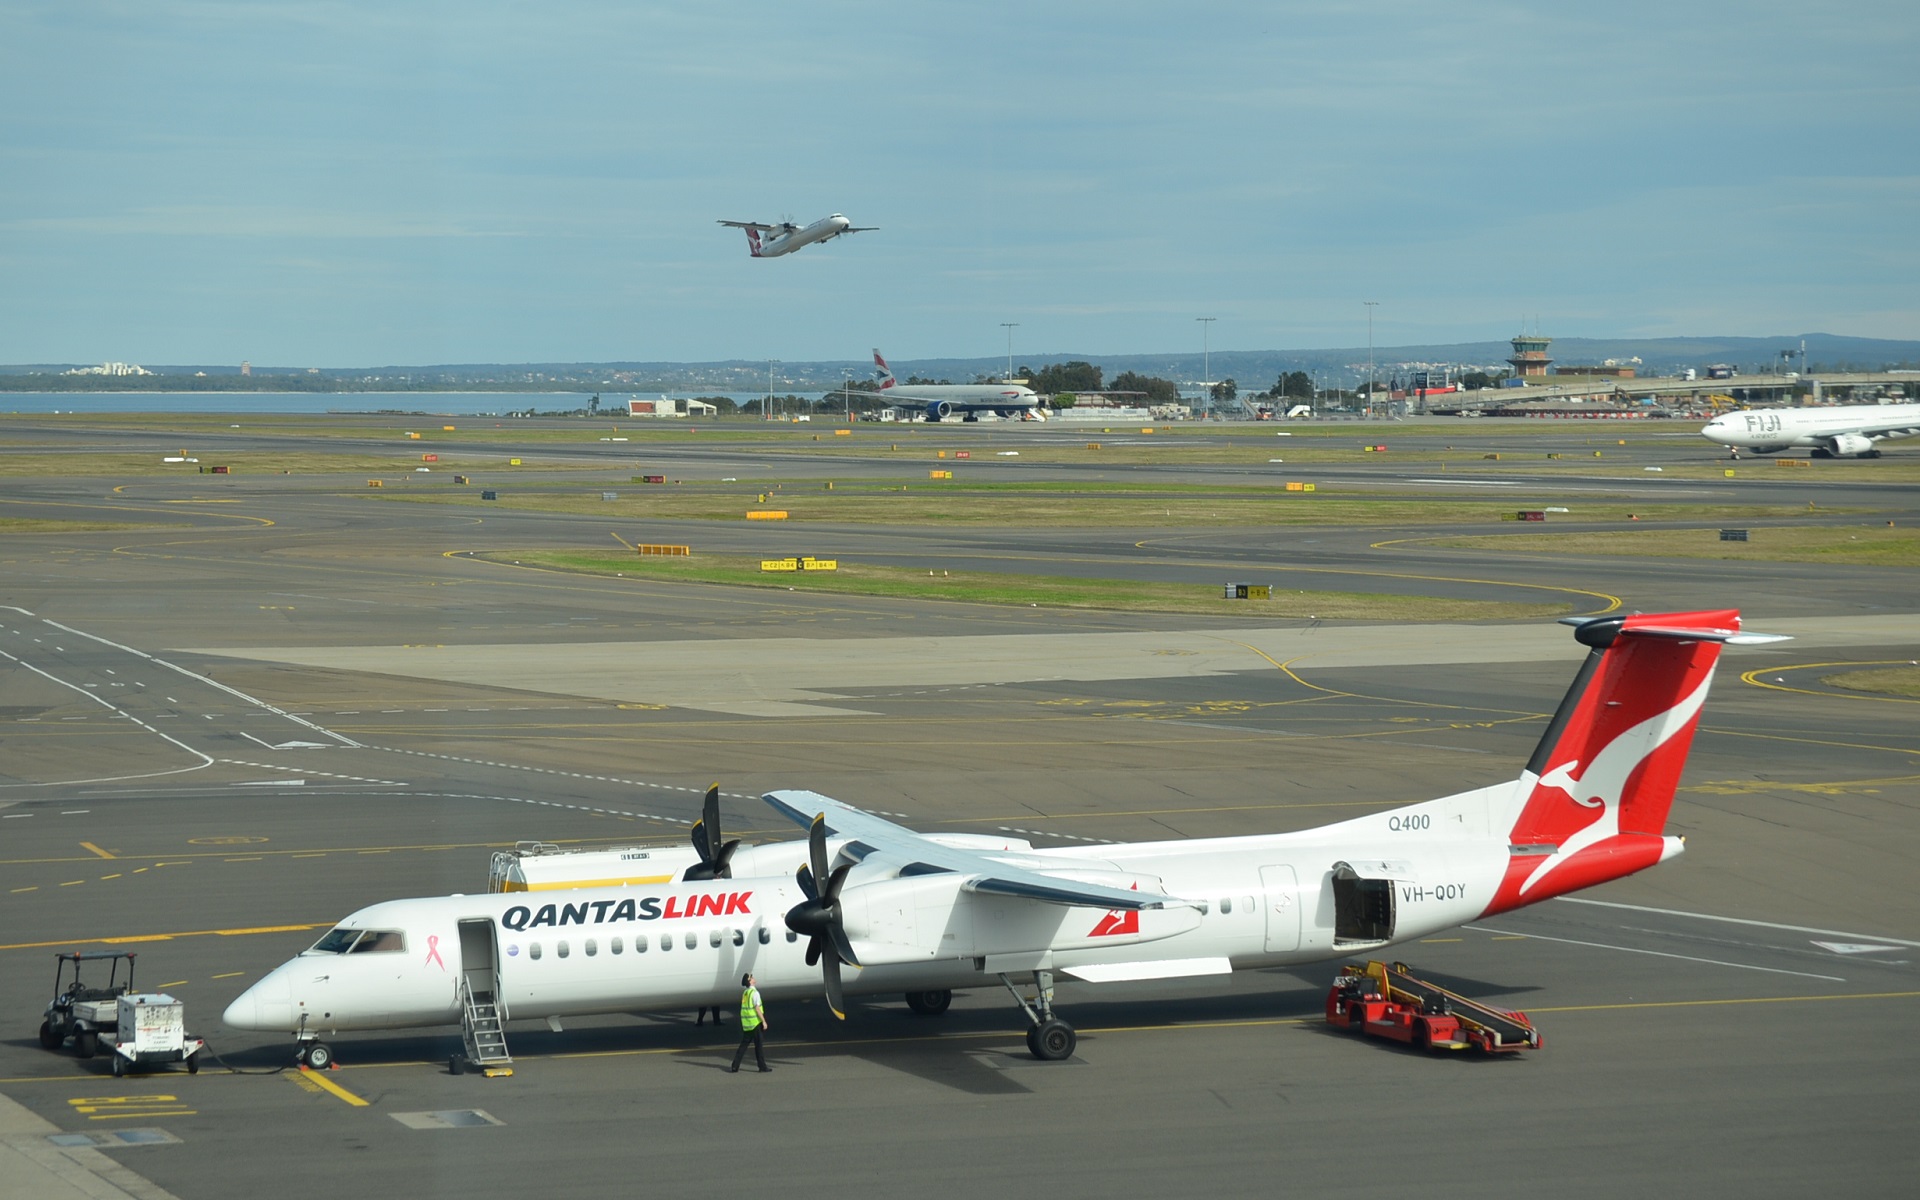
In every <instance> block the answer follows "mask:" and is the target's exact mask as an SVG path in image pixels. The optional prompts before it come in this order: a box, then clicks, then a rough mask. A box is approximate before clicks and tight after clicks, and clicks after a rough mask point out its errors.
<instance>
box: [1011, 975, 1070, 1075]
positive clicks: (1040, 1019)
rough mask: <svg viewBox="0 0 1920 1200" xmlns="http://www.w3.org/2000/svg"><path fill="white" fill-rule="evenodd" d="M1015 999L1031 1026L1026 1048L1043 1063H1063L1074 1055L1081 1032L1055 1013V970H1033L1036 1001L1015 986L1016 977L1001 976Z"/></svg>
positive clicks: (1028, 1030)
mask: <svg viewBox="0 0 1920 1200" xmlns="http://www.w3.org/2000/svg"><path fill="white" fill-rule="evenodd" d="M1000 982H1001V983H1002V984H1003V985H1005V987H1006V989H1007V992H1008V994H1009V995H1011V996H1012V997H1013V1002H1014V1003H1015V1004H1018V1005H1019V1006H1020V1011H1022V1012H1024V1013H1026V1014H1027V1020H1028V1021H1029V1022H1030V1025H1029V1027H1028V1029H1027V1050H1028V1052H1029V1053H1031V1054H1032V1055H1033V1056H1034V1057H1035V1058H1037V1059H1039V1060H1040V1061H1041V1062H1061V1061H1064V1060H1066V1059H1069V1058H1072V1057H1073V1051H1074V1048H1075V1047H1077V1046H1078V1045H1079V1044H1080V1035H1079V1034H1077V1033H1075V1032H1074V1029H1073V1026H1071V1025H1069V1024H1067V1023H1066V1022H1065V1021H1063V1020H1061V1019H1060V1018H1059V1017H1057V1016H1055V1015H1054V1013H1053V972H1052V971H1035V972H1034V973H1033V988H1034V998H1033V1002H1032V1003H1031V1004H1029V1003H1028V1002H1027V999H1026V997H1024V996H1022V995H1021V994H1020V991H1019V989H1018V988H1016V987H1014V986H1013V980H1011V979H1009V978H1007V976H1005V975H1002V976H1000Z"/></svg>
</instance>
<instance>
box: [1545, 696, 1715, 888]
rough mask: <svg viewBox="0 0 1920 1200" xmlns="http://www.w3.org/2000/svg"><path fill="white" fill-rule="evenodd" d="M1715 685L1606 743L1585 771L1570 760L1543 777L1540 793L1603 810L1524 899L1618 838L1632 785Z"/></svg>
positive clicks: (1569, 839)
mask: <svg viewBox="0 0 1920 1200" xmlns="http://www.w3.org/2000/svg"><path fill="white" fill-rule="evenodd" d="M1711 682H1712V679H1711V677H1709V678H1707V679H1703V680H1701V682H1700V686H1699V687H1697V688H1695V689H1694V690H1693V694H1692V695H1690V696H1687V697H1686V698H1685V699H1683V700H1681V701H1680V703H1679V704H1676V705H1674V706H1673V707H1672V708H1670V709H1667V710H1666V711H1665V712H1660V713H1656V714H1654V715H1653V716H1652V717H1649V718H1648V719H1647V720H1644V721H1641V722H1640V723H1639V724H1637V725H1635V726H1633V727H1632V728H1630V729H1628V730H1626V731H1624V732H1623V733H1621V734H1620V735H1619V736H1618V737H1616V738H1614V739H1613V740H1612V741H1611V742H1608V743H1607V745H1606V747H1605V748H1604V749H1602V750H1601V751H1600V752H1599V753H1598V754H1596V755H1594V756H1593V761H1592V762H1589V763H1587V764H1586V767H1585V769H1584V770H1582V769H1581V764H1580V763H1579V762H1578V761H1577V760H1570V761H1568V762H1564V763H1561V764H1560V765H1559V766H1557V767H1555V768H1553V769H1552V770H1551V771H1548V772H1547V773H1546V774H1545V775H1542V776H1541V777H1540V782H1539V784H1538V785H1537V787H1538V789H1539V790H1541V791H1545V790H1547V789H1552V790H1556V791H1559V792H1561V793H1563V794H1565V796H1566V797H1567V798H1568V799H1569V800H1572V801H1573V802H1574V803H1575V804H1577V805H1579V806H1580V807H1581V808H1586V809H1595V808H1597V809H1599V810H1600V815H1599V816H1598V817H1596V818H1595V819H1594V820H1593V821H1592V822H1591V823H1589V824H1586V825H1583V826H1581V827H1580V828H1578V829H1576V830H1574V831H1573V832H1572V833H1570V834H1568V835H1567V836H1566V838H1565V840H1564V841H1562V842H1561V843H1560V844H1559V847H1558V848H1557V849H1556V850H1555V851H1554V852H1553V853H1552V854H1551V855H1549V856H1548V857H1547V858H1545V859H1543V860H1541V862H1540V865H1539V866H1537V867H1535V868H1534V869H1533V873H1532V874H1530V875H1528V876H1527V878H1526V881H1525V882H1523V883H1522V884H1521V885H1520V893H1519V894H1520V895H1522V896H1524V895H1526V894H1527V893H1528V892H1529V891H1531V890H1533V886H1534V885H1535V884H1537V883H1539V882H1540V881H1541V880H1542V879H1544V878H1546V876H1547V874H1548V873H1549V872H1551V871H1553V870H1554V869H1555V868H1556V867H1558V866H1560V865H1561V864H1562V863H1564V862H1566V861H1567V860H1568V859H1570V858H1572V857H1573V856H1574V855H1576V854H1578V853H1580V851H1582V850H1585V849H1586V848H1587V847H1589V846H1593V845H1596V844H1598V843H1600V842H1603V841H1606V840H1607V839H1608V838H1610V837H1614V836H1616V835H1618V834H1619V833H1620V804H1621V801H1622V799H1624V797H1625V795H1626V792H1627V785H1628V781H1629V780H1630V779H1631V778H1632V777H1633V775H1634V773H1635V772H1636V771H1638V770H1639V769H1640V767H1641V764H1643V763H1645V762H1646V761H1647V760H1648V759H1649V758H1651V757H1653V754H1654V752H1655V751H1656V750H1658V749H1660V747H1662V746H1664V745H1665V744H1666V743H1667V742H1668V741H1669V740H1671V739H1672V738H1673V736H1674V735H1675V734H1677V733H1680V732H1681V731H1683V730H1685V729H1686V728H1687V727H1688V725H1689V724H1690V723H1691V722H1692V721H1693V719H1694V717H1695V715H1696V714H1698V713H1699V711H1700V706H1701V705H1703V704H1705V703H1706V701H1707V687H1708V685H1709V684H1710V683H1711ZM1576 771H1577V772H1579V774H1578V775H1576V774H1575V772H1576Z"/></svg>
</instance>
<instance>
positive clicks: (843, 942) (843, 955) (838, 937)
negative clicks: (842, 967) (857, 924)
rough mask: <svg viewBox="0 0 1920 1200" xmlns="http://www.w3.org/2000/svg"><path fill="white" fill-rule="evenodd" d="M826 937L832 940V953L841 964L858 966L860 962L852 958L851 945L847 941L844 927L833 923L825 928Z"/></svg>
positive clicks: (838, 923) (836, 922)
mask: <svg viewBox="0 0 1920 1200" xmlns="http://www.w3.org/2000/svg"><path fill="white" fill-rule="evenodd" d="M827 936H828V937H830V938H832V939H833V953H834V955H835V956H836V957H837V958H839V960H840V961H841V962H843V963H845V964H847V965H848V966H850V967H857V966H859V965H860V960H859V959H857V958H855V957H854V956H853V943H852V942H850V941H848V940H847V930H846V926H844V925H842V924H840V922H838V921H835V922H834V923H833V924H832V925H829V926H828V927H827Z"/></svg>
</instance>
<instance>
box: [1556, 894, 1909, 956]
mask: <svg viewBox="0 0 1920 1200" xmlns="http://www.w3.org/2000/svg"><path fill="white" fill-rule="evenodd" d="M1554 899H1555V900H1557V901H1559V902H1560V903H1563V904H1591V905H1593V906H1594V907H1596V908H1622V909H1626V910H1627V911H1629V912H1645V913H1659V914H1660V915H1661V916H1663V917H1690V918H1692V919H1693V920H1696V921H1723V922H1725V923H1726V924H1728V925H1753V926H1757V927H1759V928H1761V929H1782V930H1785V931H1787V932H1788V933H1818V934H1824V935H1825V936H1827V937H1842V938H1847V939H1850V940H1852V941H1856V942H1891V943H1893V944H1894V945H1896V946H1914V947H1920V942H1909V941H1905V940H1903V939H1901V938H1896V937H1881V936H1880V935H1879V934H1877V933H1853V932H1850V931H1848V930H1844V929H1815V928H1814V927H1813V926H1811V925H1782V924H1779V923H1778V922H1774V921H1755V920H1752V919H1751V918H1748V917H1721V916H1716V915H1714V914H1713V913H1697V912H1685V911H1683V910H1681V909H1677V908H1649V907H1648V906H1646V905H1644V904H1620V903H1617V902H1615V901H1612V900H1582V899H1579V898H1578V897H1574V896H1556V897H1554Z"/></svg>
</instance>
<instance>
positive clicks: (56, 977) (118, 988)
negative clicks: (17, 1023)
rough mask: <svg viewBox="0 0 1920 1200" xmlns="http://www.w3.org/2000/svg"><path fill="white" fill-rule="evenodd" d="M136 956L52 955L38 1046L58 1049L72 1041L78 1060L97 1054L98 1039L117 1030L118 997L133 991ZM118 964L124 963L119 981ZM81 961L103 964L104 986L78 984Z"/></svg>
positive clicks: (118, 1015)
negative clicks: (50, 990)
mask: <svg viewBox="0 0 1920 1200" xmlns="http://www.w3.org/2000/svg"><path fill="white" fill-rule="evenodd" d="M137 953H138V952H137V951H136V952H133V953H126V954H81V953H80V952H79V951H75V952H74V953H72V954H56V955H54V956H53V957H54V960H55V964H56V965H55V966H54V969H53V999H52V1000H51V1001H49V1002H48V1003H47V1011H46V1016H45V1018H44V1019H43V1020H42V1021H41V1022H40V1045H41V1046H43V1047H45V1048H46V1049H48V1050H58V1049H59V1048H60V1044H61V1043H62V1042H64V1041H66V1040H67V1039H68V1038H72V1039H73V1052H74V1053H75V1054H77V1055H79V1056H80V1057H81V1058H92V1057H93V1056H94V1055H95V1054H96V1053H98V1052H99V1050H100V1039H101V1037H103V1036H106V1037H111V1036H112V1035H113V1034H114V1032H115V1031H116V1030H117V1029H118V1028H119V1023H120V997H122V996H124V995H126V994H127V992H129V991H131V990H132V988H133V960H134V958H135V957H136V956H137ZM122 961H124V962H125V963H126V964H127V977H126V978H125V979H124V980H122V979H121V978H120V964H121V962H122ZM83 962H86V963H93V962H103V963H105V964H106V971H107V983H106V986H105V987H88V986H87V985H86V984H85V983H83V982H82V981H81V979H80V964H81V963H83ZM69 968H71V970H69ZM69 976H71V978H69ZM96 978H97V977H96Z"/></svg>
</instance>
